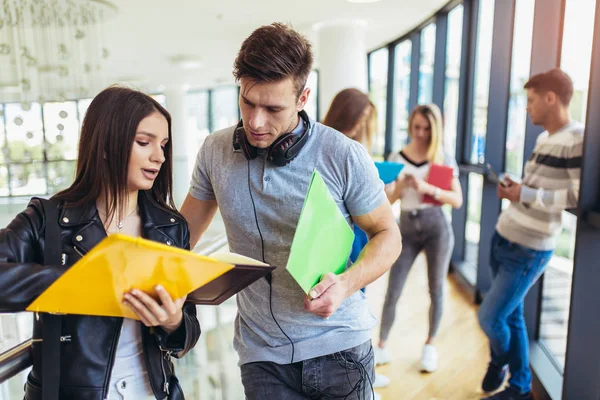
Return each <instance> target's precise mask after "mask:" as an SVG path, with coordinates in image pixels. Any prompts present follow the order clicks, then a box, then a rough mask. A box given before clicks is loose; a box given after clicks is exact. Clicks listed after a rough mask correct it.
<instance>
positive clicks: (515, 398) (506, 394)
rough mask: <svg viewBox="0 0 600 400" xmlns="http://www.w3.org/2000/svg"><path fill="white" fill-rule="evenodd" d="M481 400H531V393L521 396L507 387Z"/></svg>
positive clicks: (515, 390) (518, 392)
mask: <svg viewBox="0 0 600 400" xmlns="http://www.w3.org/2000/svg"><path fill="white" fill-rule="evenodd" d="M481 400H533V395H532V394H531V392H529V393H525V394H522V393H521V392H520V391H518V390H517V389H514V388H512V387H510V386H509V387H507V388H506V389H504V390H503V391H501V392H498V393H496V394H495V395H493V396H490V397H486V398H484V399H481Z"/></svg>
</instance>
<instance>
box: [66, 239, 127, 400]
mask: <svg viewBox="0 0 600 400" xmlns="http://www.w3.org/2000/svg"><path fill="white" fill-rule="evenodd" d="M75 249H77V248H75ZM122 326H123V318H119V321H118V323H117V329H116V330H115V334H114V335H113V342H112V346H111V348H110V356H109V358H108V367H109V368H108V373H107V374H106V378H105V379H104V388H103V389H102V398H103V399H105V400H107V399H108V391H109V387H108V384H109V383H110V377H111V375H112V370H113V367H114V365H115V355H116V353H117V344H118V343H119V338H120V337H121V327H122Z"/></svg>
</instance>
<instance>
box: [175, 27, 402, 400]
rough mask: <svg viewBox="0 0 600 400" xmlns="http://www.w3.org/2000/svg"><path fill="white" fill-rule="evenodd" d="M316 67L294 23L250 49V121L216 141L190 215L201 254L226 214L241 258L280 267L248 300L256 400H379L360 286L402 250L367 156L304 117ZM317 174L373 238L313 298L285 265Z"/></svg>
mask: <svg viewBox="0 0 600 400" xmlns="http://www.w3.org/2000/svg"><path fill="white" fill-rule="evenodd" d="M312 60H313V56H312V51H311V46H310V44H309V43H308V42H307V41H306V39H305V38H304V37H302V36H301V35H300V34H298V33H297V32H296V31H294V30H292V29H291V28H289V27H287V26H285V25H282V24H277V23H276V24H272V25H268V26H263V27H260V28H259V29H257V30H256V31H254V32H253V33H252V34H251V35H250V36H249V37H248V38H247V39H246V40H245V41H244V43H243V44H242V47H241V49H240V51H239V53H238V56H237V58H236V60H235V64H234V75H235V77H236V79H237V80H238V82H239V83H240V97H239V106H240V110H241V114H242V121H243V123H242V122H240V124H238V126H234V127H230V128H227V129H224V130H221V131H218V132H215V133H213V134H212V135H210V136H209V137H208V138H207V139H206V141H205V142H204V145H203V146H202V148H201V149H200V152H199V153H198V158H197V161H196V166H195V168H194V172H193V177H192V183H191V188H190V193H189V194H188V196H187V198H186V200H185V202H184V204H183V206H182V209H181V212H182V213H183V215H184V216H185V217H186V219H187V220H188V223H189V224H190V231H191V244H192V246H193V245H194V244H195V243H196V242H197V240H198V239H199V238H200V236H201V235H202V233H203V232H204V231H205V229H206V227H207V226H208V224H209V223H210V221H211V220H212V217H213V216H214V214H215V212H216V209H217V206H218V207H219V208H220V211H221V214H222V216H223V220H224V222H225V228H226V231H227V238H228V241H229V246H230V248H231V250H232V251H234V252H236V253H239V254H243V255H246V256H249V257H252V258H255V259H259V260H264V261H265V262H267V263H268V264H271V265H275V266H278V267H279V268H277V269H276V270H275V271H274V272H273V274H272V275H269V276H268V277H267V278H266V279H261V280H259V281H257V282H255V283H254V284H252V285H250V286H249V287H247V288H246V289H244V290H243V291H241V292H240V293H239V294H238V296H237V303H238V315H237V318H236V322H235V339H234V347H235V349H236V351H237V352H238V354H239V358H240V360H239V364H240V366H241V375H242V383H243V385H244V390H245V393H246V397H247V398H248V399H261V400H262V399H305V398H307V397H316V396H318V397H322V396H325V397H334V398H337V397H340V398H347V399H370V398H371V396H372V381H373V376H374V362H373V350H372V347H371V341H370V337H371V334H370V331H371V328H373V326H374V325H375V323H376V321H375V318H374V317H373V316H372V315H371V314H370V312H369V309H368V305H367V302H366V300H365V297H364V295H363V293H362V292H361V291H360V290H359V289H360V288H362V287H364V286H366V285H367V284H368V283H370V282H372V281H374V280H375V279H377V278H378V277H379V276H381V275H382V274H383V273H384V272H385V271H387V270H388V269H389V268H390V266H391V265H392V263H393V262H394V261H395V260H396V258H397V257H398V255H399V253H400V250H401V237H400V232H399V230H398V227H397V225H396V223H395V221H394V217H393V214H392V211H391V207H390V204H389V202H388V201H387V199H386V196H385V193H384V191H383V183H382V182H381V181H380V180H379V178H378V175H377V171H376V168H375V166H374V164H373V162H372V161H371V159H370V157H369V155H368V154H367V152H366V151H365V150H364V149H363V147H362V146H361V145H360V144H358V143H357V142H355V141H353V140H350V139H348V138H346V137H345V136H344V135H343V134H341V133H339V132H338V131H335V130H333V129H331V128H328V127H326V126H324V125H321V124H319V123H316V122H315V121H313V120H311V119H310V118H309V117H308V116H307V114H306V112H304V111H303V108H304V105H305V104H306V102H307V100H308V96H309V94H310V89H309V88H305V84H306V80H307V77H308V74H309V72H310V70H311V66H312ZM315 169H316V170H317V171H318V172H319V173H320V174H321V176H322V177H323V180H324V181H325V183H326V185H327V187H328V189H329V191H330V193H331V194H332V196H333V198H334V199H335V201H336V202H337V204H338V206H339V209H340V210H341V212H342V213H343V215H344V216H345V217H346V220H347V221H348V223H349V224H350V225H352V224H353V223H355V224H357V225H358V226H359V227H360V228H361V229H363V230H364V231H365V232H367V234H368V235H369V236H370V240H369V243H368V244H367V246H366V247H365V248H364V250H363V251H362V253H361V255H360V256H359V258H358V260H357V262H356V263H355V264H353V265H352V266H351V267H350V266H349V267H348V268H347V269H346V271H345V272H344V273H342V274H340V275H337V276H336V275H333V274H328V275H326V276H324V277H323V279H322V280H321V282H320V283H319V284H318V285H316V286H315V287H314V288H313V289H312V290H311V291H310V297H308V296H306V295H305V294H304V292H303V291H302V289H301V288H300V286H299V285H298V284H297V283H296V281H295V280H294V279H293V278H292V276H291V275H290V274H289V272H288V271H287V270H286V269H285V266H286V264H287V260H288V257H289V253H290V248H291V245H292V240H293V237H294V233H295V230H296V225H297V223H298V219H299V217H300V211H301V210H302V205H303V202H304V197H305V195H306V192H307V190H308V186H309V183H310V180H311V176H312V172H313V170H315ZM316 222H317V223H318V221H316ZM346 396H347V397H346Z"/></svg>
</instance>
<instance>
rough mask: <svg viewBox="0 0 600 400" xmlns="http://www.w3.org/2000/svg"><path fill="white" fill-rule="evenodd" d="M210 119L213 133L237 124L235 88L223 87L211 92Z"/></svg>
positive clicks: (236, 94) (236, 95)
mask: <svg viewBox="0 0 600 400" xmlns="http://www.w3.org/2000/svg"><path fill="white" fill-rule="evenodd" d="M211 118H212V123H213V126H212V129H213V131H218V130H219V129H223V128H227V127H228V126H232V125H235V124H237V122H238V121H239V118H238V88H237V86H225V87H219V88H216V89H214V90H213V92H212V115H211Z"/></svg>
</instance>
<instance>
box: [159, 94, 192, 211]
mask: <svg viewBox="0 0 600 400" xmlns="http://www.w3.org/2000/svg"><path fill="white" fill-rule="evenodd" d="M185 93H186V92H185V90H183V87H181V86H173V87H170V88H168V89H167V90H166V91H165V93H164V94H165V97H166V103H167V111H169V113H170V114H171V132H172V135H173V138H172V140H173V199H174V201H175V205H177V207H181V204H182V203H183V200H184V199H185V196H186V195H187V193H188V190H189V188H190V173H189V168H188V154H187V153H188V150H187V142H188V140H187V136H188V135H187V129H186V127H187V123H186V119H187V113H186V109H185Z"/></svg>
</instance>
